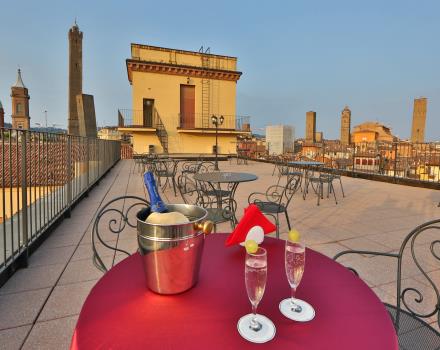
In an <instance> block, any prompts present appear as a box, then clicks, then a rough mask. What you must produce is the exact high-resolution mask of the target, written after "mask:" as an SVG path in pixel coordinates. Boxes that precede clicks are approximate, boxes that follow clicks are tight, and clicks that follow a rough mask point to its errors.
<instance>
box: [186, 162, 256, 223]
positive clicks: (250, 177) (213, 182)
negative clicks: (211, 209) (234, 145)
mask: <svg viewBox="0 0 440 350" xmlns="http://www.w3.org/2000/svg"><path fill="white" fill-rule="evenodd" d="M257 179H258V176H257V175H254V174H249V173H234V172H222V171H216V172H211V173H199V174H195V175H194V180H196V181H202V182H206V183H208V184H209V186H210V188H211V189H212V191H210V192H211V194H212V195H215V196H217V203H220V205H221V203H222V202H223V201H222V199H223V198H224V197H227V201H226V202H229V207H230V210H231V211H232V213H233V215H232V216H231V221H232V224H233V225H235V224H236V223H237V218H236V216H235V211H236V209H237V208H236V205H235V203H236V202H235V192H236V191H237V187H238V185H239V184H240V183H241V182H249V181H255V180H257ZM222 185H227V188H226V189H222V188H221V187H222Z"/></svg>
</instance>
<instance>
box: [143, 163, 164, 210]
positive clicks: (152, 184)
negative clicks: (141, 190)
mask: <svg viewBox="0 0 440 350" xmlns="http://www.w3.org/2000/svg"><path fill="white" fill-rule="evenodd" d="M144 184H145V187H146V188H147V191H148V195H149V196H150V207H151V212H152V213H154V212H155V213H167V212H168V211H169V210H168V207H167V206H166V204H165V203H164V201H163V200H162V199H161V198H160V195H159V191H158V190H157V186H156V180H154V176H153V173H152V172H151V171H147V172H146V173H145V174H144Z"/></svg>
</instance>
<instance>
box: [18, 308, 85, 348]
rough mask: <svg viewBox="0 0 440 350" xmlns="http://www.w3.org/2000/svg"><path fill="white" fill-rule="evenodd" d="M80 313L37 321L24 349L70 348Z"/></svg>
mask: <svg viewBox="0 0 440 350" xmlns="http://www.w3.org/2000/svg"><path fill="white" fill-rule="evenodd" d="M77 319H78V315H75V316H70V317H64V318H57V319H54V320H50V321H45V322H37V323H36V324H35V326H34V327H33V328H32V331H31V333H30V334H29V337H28V338H27V339H26V342H25V344H24V346H23V350H60V349H69V347H70V342H71V340H72V334H73V330H74V329H75V325H76V321H77Z"/></svg>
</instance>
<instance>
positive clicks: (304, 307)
mask: <svg viewBox="0 0 440 350" xmlns="http://www.w3.org/2000/svg"><path fill="white" fill-rule="evenodd" d="M291 300H292V299H291V298H288V299H284V300H282V301H281V303H280V311H281V313H282V314H283V315H284V316H286V317H287V318H289V319H291V320H293V321H298V322H308V321H311V320H313V319H314V318H315V309H314V308H313V307H312V305H310V304H309V303H307V302H305V301H304V300H301V299H295V304H296V305H299V306H300V307H301V311H299V312H297V311H294V310H292V302H291Z"/></svg>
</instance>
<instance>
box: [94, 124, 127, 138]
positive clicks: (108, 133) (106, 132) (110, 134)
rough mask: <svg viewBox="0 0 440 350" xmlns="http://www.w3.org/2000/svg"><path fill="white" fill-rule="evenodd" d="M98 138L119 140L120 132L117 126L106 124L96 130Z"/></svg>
mask: <svg viewBox="0 0 440 350" xmlns="http://www.w3.org/2000/svg"><path fill="white" fill-rule="evenodd" d="M98 138H100V139H103V140H114V141H119V140H121V138H122V133H121V132H120V131H119V130H118V128H117V127H111V126H107V127H104V128H101V129H99V130H98Z"/></svg>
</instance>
